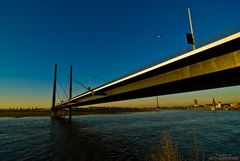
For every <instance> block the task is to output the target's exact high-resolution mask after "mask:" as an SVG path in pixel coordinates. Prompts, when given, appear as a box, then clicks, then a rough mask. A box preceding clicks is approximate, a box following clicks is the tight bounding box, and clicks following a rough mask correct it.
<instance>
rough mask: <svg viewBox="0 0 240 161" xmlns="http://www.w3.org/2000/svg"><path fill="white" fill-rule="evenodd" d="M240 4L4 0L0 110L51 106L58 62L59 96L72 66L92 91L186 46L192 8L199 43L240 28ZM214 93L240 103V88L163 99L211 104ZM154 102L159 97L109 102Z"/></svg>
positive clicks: (0, 4)
mask: <svg viewBox="0 0 240 161" xmlns="http://www.w3.org/2000/svg"><path fill="white" fill-rule="evenodd" d="M239 6H240V1H239V0H221V1H219V0H211V1H209V0H201V1H197V0H181V1H179V0H131V1H130V0H115V1H113V0H101V1H99V0H75V1H74V0H21V1H19V0H1V1H0V108H3V107H46V108H49V107H50V106H51V99H52V85H53V67H54V64H55V63H57V64H58V97H57V98H58V101H60V100H62V99H66V97H65V98H64V92H63V90H62V89H66V88H67V85H68V84H67V80H68V78H67V73H68V70H69V65H70V64H72V65H73V77H74V79H75V80H77V81H79V82H81V83H82V84H84V85H85V86H91V87H92V88H93V87H96V86H98V85H101V84H103V83H106V82H108V81H111V80H114V79H116V78H118V77H121V76H123V75H125V74H128V73H130V72H133V71H135V70H138V69H140V68H143V67H145V66H148V65H149V64H152V63H156V62H159V61H162V60H165V59H166V58H167V57H169V55H171V54H173V53H175V52H177V51H179V50H182V49H185V48H187V47H189V45H188V44H187V43H186V40H185V33H187V32H190V28H189V19H188V12H187V8H188V7H190V8H191V14H192V19H193V28H194V33H195V38H196V39H195V40H196V42H197V43H198V42H202V41H204V40H206V39H207V38H209V37H213V36H215V35H217V34H219V33H222V32H224V31H225V30H226V29H229V28H232V27H234V26H237V25H239V24H240V12H239ZM159 35H160V36H161V37H160V38H157V37H158V36H159ZM61 87H62V88H61ZM73 88H74V89H73V91H74V92H73V93H74V95H76V94H80V93H81V92H83V91H84V90H85V89H84V88H83V87H82V86H80V85H79V83H76V81H75V83H74V86H73ZM213 96H214V97H216V98H217V99H218V100H221V101H226V102H227V101H232V100H234V99H235V100H236V99H237V100H238V101H240V87H239V86H235V87H229V88H222V89H216V90H215V89H214V90H205V91H200V92H190V93H185V94H174V95H170V96H160V97H159V102H160V105H163V106H167V105H177V104H192V102H193V99H195V98H197V99H199V102H202V103H210V102H211V100H212V97H213ZM173 100H174V101H173ZM154 104H155V97H151V98H146V99H137V100H132V101H121V102H117V103H113V104H108V105H110V106H111V105H116V106H117V105H119V106H152V105H154Z"/></svg>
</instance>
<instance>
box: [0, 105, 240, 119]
mask: <svg viewBox="0 0 240 161" xmlns="http://www.w3.org/2000/svg"><path fill="white" fill-rule="evenodd" d="M159 110H212V109H210V108H203V107H202V108H201V107H182V106H179V107H161V108H123V107H88V108H73V111H72V115H73V116H79V115H93V114H122V113H129V112H147V111H159ZM217 110H239V109H217ZM68 112H69V111H68V109H66V110H65V115H66V116H68ZM41 116H51V111H50V109H0V117H16V118H18V117H41Z"/></svg>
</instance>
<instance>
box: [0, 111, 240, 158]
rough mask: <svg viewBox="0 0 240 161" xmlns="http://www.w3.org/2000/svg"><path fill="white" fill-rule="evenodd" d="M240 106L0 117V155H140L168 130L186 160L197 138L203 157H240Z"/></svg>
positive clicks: (2, 156)
mask: <svg viewBox="0 0 240 161" xmlns="http://www.w3.org/2000/svg"><path fill="white" fill-rule="evenodd" d="M239 115H240V113H239V111H189V110H163V111H154V112H138V113H126V114H111V115H109V114H108V115H85V116H74V117H73V120H72V123H66V122H64V121H60V120H52V119H51V118H50V117H25V118H7V117H5V118H0V161H10V160H11V161H15V160H19V161H24V160H33V161H38V160H42V161H48V160H49V161H52V160H55V161H59V160H62V161H78V160H79V161H108V160H109V161H110V160H112V161H142V160H145V158H146V156H147V155H148V153H149V151H150V150H151V149H153V148H154V147H157V146H158V145H159V144H160V140H161V132H162V131H168V132H169V134H170V135H171V136H172V139H173V142H174V144H175V145H176V146H177V147H178V150H179V151H180V152H181V155H182V157H183V158H184V160H187V158H188V156H189V153H190V151H191V149H192V147H193V142H194V141H193V140H195V142H196V140H197V143H198V145H199V147H200V149H201V151H202V152H203V153H204V155H205V156H206V160H207V158H209V157H210V156H216V155H219V154H220V155H228V156H232V157H235V159H236V157H237V158H238V159H239V158H240V116H239Z"/></svg>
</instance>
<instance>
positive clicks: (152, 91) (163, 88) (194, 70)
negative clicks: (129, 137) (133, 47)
mask: <svg viewBox="0 0 240 161" xmlns="http://www.w3.org/2000/svg"><path fill="white" fill-rule="evenodd" d="M239 77H240V50H237V51H236V50H235V51H232V52H229V53H228V54H222V55H220V56H217V57H212V58H210V59H206V60H203V61H200V62H197V63H192V64H190V65H187V66H186V65H185V66H183V67H181V68H177V69H174V70H170V71H167V72H160V73H159V74H155V75H154V76H152V77H146V78H143V79H140V80H138V81H136V80H135V81H133V82H127V83H126V84H121V85H119V86H115V87H112V88H108V89H104V90H100V91H97V92H96V93H95V94H94V95H91V94H90V95H87V96H84V97H82V98H79V99H77V100H74V101H70V102H68V103H67V104H64V105H62V106H60V107H59V108H66V107H73V106H84V105H90V104H97V103H104V102H113V101H120V100H128V99H135V98H143V97H150V96H157V95H167V94H174V93H181V92H189V91H197V90H204V89H212V88H219V87H227V86H234V85H240V78H239Z"/></svg>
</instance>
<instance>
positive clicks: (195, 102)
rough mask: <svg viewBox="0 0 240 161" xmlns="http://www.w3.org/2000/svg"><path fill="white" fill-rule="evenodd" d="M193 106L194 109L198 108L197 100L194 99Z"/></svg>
mask: <svg viewBox="0 0 240 161" xmlns="http://www.w3.org/2000/svg"><path fill="white" fill-rule="evenodd" d="M193 106H194V107H197V106H198V102H197V99H194V100H193Z"/></svg>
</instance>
